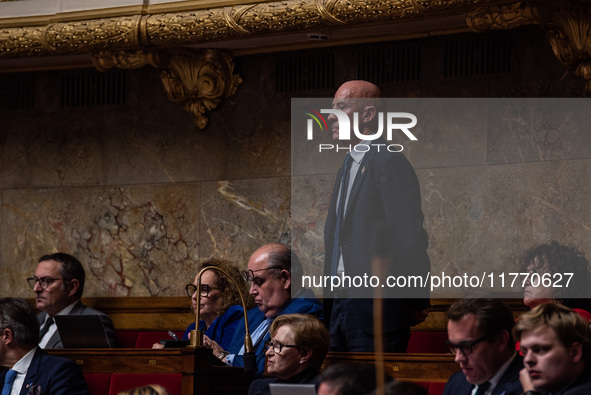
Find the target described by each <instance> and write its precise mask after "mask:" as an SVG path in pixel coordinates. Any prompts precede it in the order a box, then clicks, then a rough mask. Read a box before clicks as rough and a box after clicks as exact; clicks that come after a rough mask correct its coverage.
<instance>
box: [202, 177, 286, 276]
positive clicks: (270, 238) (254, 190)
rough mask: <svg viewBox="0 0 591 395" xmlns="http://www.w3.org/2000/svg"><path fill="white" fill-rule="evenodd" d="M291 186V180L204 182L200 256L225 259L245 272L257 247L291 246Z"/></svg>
mask: <svg viewBox="0 0 591 395" xmlns="http://www.w3.org/2000/svg"><path fill="white" fill-rule="evenodd" d="M289 183H290V180H289V178H288V177H277V178H264V179H250V180H237V181H217V182H205V183H203V186H202V195H201V219H200V224H201V229H200V234H201V243H200V255H201V257H202V258H203V259H206V258H208V257H214V256H215V257H225V258H227V259H230V260H232V261H234V262H236V264H237V265H238V266H239V267H240V268H241V269H244V268H246V265H247V263H248V259H249V257H250V255H251V254H252V253H253V252H254V251H255V250H256V249H257V248H258V247H260V246H262V245H264V244H268V243H284V244H289V230H290V229H289V217H290V195H289V191H290V186H289Z"/></svg>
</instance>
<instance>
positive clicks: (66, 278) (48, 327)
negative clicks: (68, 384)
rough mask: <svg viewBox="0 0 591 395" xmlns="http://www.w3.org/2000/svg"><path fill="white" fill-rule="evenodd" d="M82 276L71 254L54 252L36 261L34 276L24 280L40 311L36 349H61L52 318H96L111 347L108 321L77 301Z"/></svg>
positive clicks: (111, 339)
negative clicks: (38, 337)
mask: <svg viewBox="0 0 591 395" xmlns="http://www.w3.org/2000/svg"><path fill="white" fill-rule="evenodd" d="M85 277H86V273H85V272H84V267H83V266H82V264H81V263H80V261H79V260H78V259H76V258H75V257H73V256H72V255H68V254H64V253H61V252H58V253H55V254H51V255H44V256H42V257H41V258H39V264H38V265H37V270H36V271H35V275H34V276H33V277H31V278H28V279H27V281H28V283H29V286H30V287H31V288H32V289H33V292H35V303H36V307H37V309H38V310H41V313H39V314H38V315H37V319H38V320H39V326H40V330H41V333H40V335H41V336H40V339H39V347H41V348H63V347H64V345H63V343H62V340H61V339H60V335H59V332H58V331H57V327H56V325H55V322H54V320H53V316H55V315H99V316H100V317H101V320H102V322H103V326H104V327H105V332H106V334H107V337H108V339H109V343H110V344H111V347H115V345H116V340H115V329H114V328H113V322H112V321H111V319H110V318H109V317H108V316H107V315H106V314H104V313H101V312H100V311H98V310H95V309H92V308H90V307H88V306H85V305H83V304H82V302H81V301H80V298H81V297H82V292H83V291H84V280H85Z"/></svg>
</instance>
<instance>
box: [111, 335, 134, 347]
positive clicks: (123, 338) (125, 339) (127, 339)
mask: <svg viewBox="0 0 591 395" xmlns="http://www.w3.org/2000/svg"><path fill="white" fill-rule="evenodd" d="M138 334H139V331H115V339H117V346H119V347H121V348H134V347H135V343H136V341H137V336H138Z"/></svg>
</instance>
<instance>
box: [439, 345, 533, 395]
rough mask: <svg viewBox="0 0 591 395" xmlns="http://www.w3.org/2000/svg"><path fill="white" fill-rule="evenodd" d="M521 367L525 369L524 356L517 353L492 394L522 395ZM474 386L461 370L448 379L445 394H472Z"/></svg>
mask: <svg viewBox="0 0 591 395" xmlns="http://www.w3.org/2000/svg"><path fill="white" fill-rule="evenodd" d="M521 369H523V358H522V357H521V356H520V355H517V356H516V357H515V359H514V360H513V362H511V365H509V367H508V368H507V370H506V371H505V374H503V377H501V380H499V382H498V383H497V386H496V387H495V389H494V390H493V393H492V395H521V393H522V392H523V388H522V387H521V383H520V382H519V371H520V370H521ZM473 388H474V385H473V384H470V383H468V382H467V381H466V376H465V375H464V373H463V372H461V371H460V372H457V373H454V375H453V376H451V378H450V379H449V380H448V381H447V384H445V389H444V390H443V395H470V394H471V392H472V389H473Z"/></svg>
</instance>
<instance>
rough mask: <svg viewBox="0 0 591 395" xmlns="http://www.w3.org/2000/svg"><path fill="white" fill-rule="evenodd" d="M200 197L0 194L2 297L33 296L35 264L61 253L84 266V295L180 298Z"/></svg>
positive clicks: (172, 190) (140, 190)
mask: <svg viewBox="0 0 591 395" xmlns="http://www.w3.org/2000/svg"><path fill="white" fill-rule="evenodd" d="M199 195H200V186H199V184H195V183H193V184H168V185H149V186H128V187H112V188H70V189H39V190H11V191H5V192H4V194H3V196H2V218H3V219H5V223H9V224H10V227H9V228H5V229H4V230H6V229H9V231H8V232H3V234H2V240H1V247H2V251H4V254H3V257H4V259H5V260H4V261H3V265H2V267H3V269H4V270H6V271H5V274H7V275H8V278H9V281H7V282H6V283H5V285H3V287H2V293H3V294H4V295H14V296H21V297H27V296H31V295H32V291H31V290H30V289H29V288H28V286H27V285H26V282H25V279H26V278H27V277H30V276H31V275H32V274H33V273H34V272H35V268H36V266H37V259H38V258H39V257H40V256H42V255H44V254H47V253H52V252H57V251H63V252H68V253H70V254H72V255H75V256H76V257H78V258H79V259H80V261H81V262H82V263H83V265H84V268H85V270H86V275H87V283H86V286H85V295H86V296H180V295H182V293H183V292H184V291H183V286H184V284H186V283H187V282H191V281H192V279H193V278H194V275H195V262H196V260H197V258H198V256H199V255H198V254H199V243H198V240H199V202H200V196H199ZM6 257H10V258H8V260H6ZM14 257H18V261H16V262H15V261H13V259H14ZM7 269H8V270H7ZM186 280H189V281H186ZM3 284H4V282H3Z"/></svg>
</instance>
